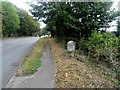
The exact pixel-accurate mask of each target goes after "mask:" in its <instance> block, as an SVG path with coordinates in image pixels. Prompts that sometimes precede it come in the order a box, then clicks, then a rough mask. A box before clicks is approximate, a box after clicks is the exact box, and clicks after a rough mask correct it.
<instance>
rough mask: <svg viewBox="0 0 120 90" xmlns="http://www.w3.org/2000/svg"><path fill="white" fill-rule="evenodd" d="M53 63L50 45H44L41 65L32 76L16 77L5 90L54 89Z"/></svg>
mask: <svg viewBox="0 0 120 90" xmlns="http://www.w3.org/2000/svg"><path fill="white" fill-rule="evenodd" d="M22 79H23V80H22ZM55 87H56V85H55V63H54V58H53V56H52V52H51V49H50V44H49V42H47V43H46V44H45V49H44V55H43V57H42V65H41V67H40V68H39V69H38V72H36V73H35V74H34V75H32V76H26V77H24V76H23V77H16V78H14V79H13V80H12V82H10V83H9V85H8V86H7V88H55Z"/></svg>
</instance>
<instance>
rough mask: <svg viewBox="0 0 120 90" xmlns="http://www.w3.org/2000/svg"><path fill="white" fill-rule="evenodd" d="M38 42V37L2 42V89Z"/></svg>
mask: <svg viewBox="0 0 120 90" xmlns="http://www.w3.org/2000/svg"><path fill="white" fill-rule="evenodd" d="M38 40H39V37H27V38H17V39H7V40H3V41H2V45H0V48H1V47H2V60H0V61H2V88H4V87H5V86H6V84H7V83H8V81H9V80H10V79H11V77H12V76H13V75H14V74H15V72H16V71H17V69H18V68H19V66H20V65H21V63H22V61H23V60H24V58H25V57H26V56H27V55H28V53H29V52H30V50H31V49H32V47H33V46H34V44H35V43H36V42H37V41H38ZM0 64H1V63H0ZM0 73H1V72H0ZM0 77H1V74H0ZM0 81H1V80H0Z"/></svg>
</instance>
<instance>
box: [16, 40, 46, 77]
mask: <svg viewBox="0 0 120 90" xmlns="http://www.w3.org/2000/svg"><path fill="white" fill-rule="evenodd" d="M45 42H46V38H43V39H40V40H39V41H38V42H37V44H36V45H35V46H34V47H33V49H32V50H31V52H30V53H29V55H28V56H26V58H25V60H24V61H23V63H22V66H21V67H20V68H19V70H18V71H17V73H16V76H22V75H29V74H33V73H34V72H36V71H37V69H38V67H40V66H41V60H40V59H41V57H42V55H43V47H44V44H45Z"/></svg>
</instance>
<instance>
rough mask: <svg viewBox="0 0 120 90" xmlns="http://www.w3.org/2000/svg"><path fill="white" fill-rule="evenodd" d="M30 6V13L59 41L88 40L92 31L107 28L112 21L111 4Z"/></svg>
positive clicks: (55, 3) (43, 3)
mask: <svg viewBox="0 0 120 90" xmlns="http://www.w3.org/2000/svg"><path fill="white" fill-rule="evenodd" d="M37 3H38V4H37V5H36V4H31V6H32V10H31V13H32V14H33V16H34V17H37V18H38V19H43V22H44V23H46V24H47V26H48V27H49V28H48V30H49V31H51V34H52V36H55V37H56V38H57V39H58V40H59V41H62V40H65V41H69V40H74V41H76V42H78V43H79V41H80V39H88V38H89V37H90V35H91V33H92V31H100V28H104V27H108V23H109V22H111V21H112V20H114V19H115V18H114V16H115V15H114V13H115V12H112V11H110V7H111V5H112V2H99V3H96V2H39V1H38V2H37Z"/></svg>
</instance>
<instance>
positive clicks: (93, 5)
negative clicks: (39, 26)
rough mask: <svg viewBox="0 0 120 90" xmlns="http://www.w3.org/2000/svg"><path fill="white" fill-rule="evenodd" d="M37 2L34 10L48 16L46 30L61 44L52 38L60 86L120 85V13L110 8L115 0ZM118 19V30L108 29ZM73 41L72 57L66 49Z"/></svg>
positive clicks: (38, 14)
mask: <svg viewBox="0 0 120 90" xmlns="http://www.w3.org/2000/svg"><path fill="white" fill-rule="evenodd" d="M37 3H38V4H31V6H32V10H31V13H32V14H33V16H34V17H37V18H39V19H43V18H44V19H43V21H44V23H46V28H45V29H46V30H47V31H50V32H51V36H52V37H53V38H54V39H55V41H56V42H57V43H58V44H57V43H55V42H54V41H53V40H50V42H51V46H52V49H53V53H54V55H55V58H56V63H57V72H56V77H57V85H58V87H65V88H69V87H74V88H76V87H89V88H91V87H94V88H98V87H107V88H110V87H114V88H118V87H120V86H119V85H120V78H119V77H120V69H119V67H120V66H119V65H120V49H119V48H120V43H119V41H120V33H119V32H120V27H119V26H120V25H119V24H120V23H119V21H118V20H119V19H118V16H119V15H120V12H118V11H115V10H114V9H113V10H112V9H110V8H111V6H112V2H39V1H38V2H37ZM38 12H39V13H38ZM114 20H117V21H118V26H117V31H115V32H110V31H107V28H109V27H110V25H109V23H110V22H112V21H114ZM111 31H112V30H111ZM71 40H72V41H74V42H75V43H76V45H75V46H76V50H75V51H74V56H72V57H71V55H70V52H68V51H67V50H66V48H67V42H68V41H71ZM61 46H62V48H61ZM66 55H67V56H66Z"/></svg>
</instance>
